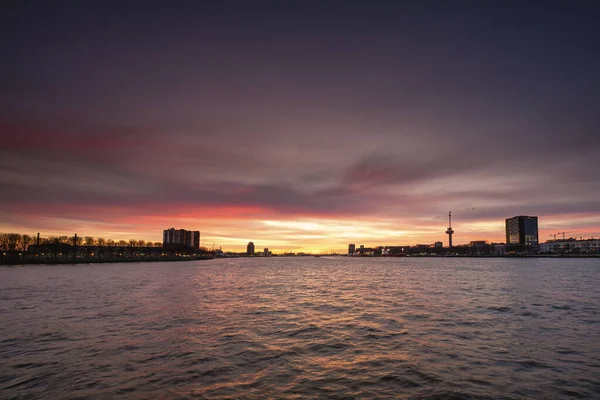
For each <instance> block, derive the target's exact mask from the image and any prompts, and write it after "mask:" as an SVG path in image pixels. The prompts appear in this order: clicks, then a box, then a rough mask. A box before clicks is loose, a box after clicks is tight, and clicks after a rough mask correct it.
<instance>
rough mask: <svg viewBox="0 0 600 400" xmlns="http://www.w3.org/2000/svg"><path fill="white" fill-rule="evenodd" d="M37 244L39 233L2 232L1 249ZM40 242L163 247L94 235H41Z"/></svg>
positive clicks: (0, 238)
mask: <svg viewBox="0 0 600 400" xmlns="http://www.w3.org/2000/svg"><path fill="white" fill-rule="evenodd" d="M33 244H37V235H27V234H20V233H4V232H0V250H3V251H27V247H29V246H30V245H33ZM39 244H41V245H44V244H69V245H76V246H98V247H162V242H152V241H145V240H136V239H129V240H112V239H104V238H101V237H99V238H94V237H92V236H75V235H74V236H49V237H44V238H42V237H40V241H39Z"/></svg>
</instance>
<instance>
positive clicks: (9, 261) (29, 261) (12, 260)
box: [0, 254, 214, 266]
mask: <svg viewBox="0 0 600 400" xmlns="http://www.w3.org/2000/svg"><path fill="white" fill-rule="evenodd" d="M213 258H214V257H213V256H212V255H198V256H173V257H139V258H118V257H115V258H104V259H98V258H94V259H67V258H59V259H51V258H50V259H36V258H22V257H19V256H17V257H7V256H2V255H1V254H0V266H19V265H62V264H110V263H112V264H117V263H142V262H160V261H162V262H165V261H167V262H177V261H196V260H212V259H213Z"/></svg>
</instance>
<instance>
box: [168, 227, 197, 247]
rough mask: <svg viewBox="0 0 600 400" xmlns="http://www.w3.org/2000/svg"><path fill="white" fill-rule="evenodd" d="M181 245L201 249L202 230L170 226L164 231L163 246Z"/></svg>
mask: <svg viewBox="0 0 600 400" xmlns="http://www.w3.org/2000/svg"><path fill="white" fill-rule="evenodd" d="M168 245H181V246H187V247H191V248H193V249H195V250H198V249H200V231H188V230H185V229H175V228H169V229H165V230H164V231H163V246H168Z"/></svg>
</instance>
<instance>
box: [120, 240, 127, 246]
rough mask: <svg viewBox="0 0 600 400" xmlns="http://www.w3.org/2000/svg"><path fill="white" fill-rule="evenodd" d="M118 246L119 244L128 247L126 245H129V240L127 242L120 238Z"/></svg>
mask: <svg viewBox="0 0 600 400" xmlns="http://www.w3.org/2000/svg"><path fill="white" fill-rule="evenodd" d="M118 246H119V247H126V246H127V242H126V241H124V240H123V239H121V240H119V244H118Z"/></svg>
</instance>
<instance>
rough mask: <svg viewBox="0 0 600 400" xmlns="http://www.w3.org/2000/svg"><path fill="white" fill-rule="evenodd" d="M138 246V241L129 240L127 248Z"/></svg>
mask: <svg viewBox="0 0 600 400" xmlns="http://www.w3.org/2000/svg"><path fill="white" fill-rule="evenodd" d="M137 245H138V241H137V240H135V239H129V246H131V247H137Z"/></svg>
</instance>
